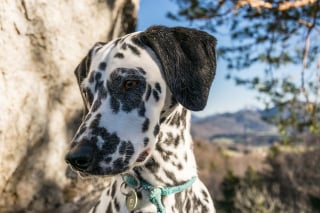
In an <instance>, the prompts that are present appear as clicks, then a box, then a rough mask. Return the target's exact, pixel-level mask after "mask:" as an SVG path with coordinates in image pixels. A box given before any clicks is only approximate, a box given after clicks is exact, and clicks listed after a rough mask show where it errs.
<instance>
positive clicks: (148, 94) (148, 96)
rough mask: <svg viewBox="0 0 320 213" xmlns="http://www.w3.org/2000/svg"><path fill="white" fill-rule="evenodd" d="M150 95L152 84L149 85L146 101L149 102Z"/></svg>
mask: <svg viewBox="0 0 320 213" xmlns="http://www.w3.org/2000/svg"><path fill="white" fill-rule="evenodd" d="M150 95H151V85H150V84H148V89H147V94H146V101H148V100H149V98H150Z"/></svg>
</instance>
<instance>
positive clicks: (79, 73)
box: [74, 42, 104, 116]
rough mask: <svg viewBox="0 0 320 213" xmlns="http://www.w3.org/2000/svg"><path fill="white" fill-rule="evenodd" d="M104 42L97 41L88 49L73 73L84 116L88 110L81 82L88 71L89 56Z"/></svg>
mask: <svg viewBox="0 0 320 213" xmlns="http://www.w3.org/2000/svg"><path fill="white" fill-rule="evenodd" d="M103 44H104V43H102V42H98V43H96V44H94V46H93V47H92V48H91V49H90V50H89V52H88V54H87V55H86V56H85V57H84V58H83V59H82V61H81V62H80V64H79V65H78V66H77V67H76V69H75V71H74V74H75V75H76V78H77V81H78V85H79V89H80V91H81V96H82V100H83V103H84V106H85V111H84V116H85V115H86V114H87V113H88V112H89V109H88V106H87V104H86V101H85V98H84V94H83V91H82V88H81V83H82V82H83V80H84V79H85V78H86V77H87V76H88V74H89V72H90V65H91V58H92V55H93V53H94V52H95V51H96V50H97V48H98V47H100V46H102V45H103Z"/></svg>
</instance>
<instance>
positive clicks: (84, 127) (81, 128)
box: [77, 123, 87, 135]
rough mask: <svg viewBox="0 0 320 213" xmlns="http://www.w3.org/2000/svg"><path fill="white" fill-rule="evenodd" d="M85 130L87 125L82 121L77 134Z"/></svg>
mask: <svg viewBox="0 0 320 213" xmlns="http://www.w3.org/2000/svg"><path fill="white" fill-rule="evenodd" d="M86 130H87V126H86V125H85V124H84V123H83V124H82V125H81V127H80V130H79V132H78V133H77V135H82V134H83V133H84V132H85V131H86Z"/></svg>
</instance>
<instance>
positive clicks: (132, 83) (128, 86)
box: [123, 80, 139, 91]
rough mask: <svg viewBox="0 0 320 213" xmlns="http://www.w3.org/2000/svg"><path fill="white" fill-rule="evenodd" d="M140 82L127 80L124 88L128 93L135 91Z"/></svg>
mask: <svg viewBox="0 0 320 213" xmlns="http://www.w3.org/2000/svg"><path fill="white" fill-rule="evenodd" d="M138 82H139V81H138V80H126V81H125V82H124V83H123V88H124V89H125V90H126V91H128V90H130V89H133V88H135V87H136V86H137V85H138Z"/></svg>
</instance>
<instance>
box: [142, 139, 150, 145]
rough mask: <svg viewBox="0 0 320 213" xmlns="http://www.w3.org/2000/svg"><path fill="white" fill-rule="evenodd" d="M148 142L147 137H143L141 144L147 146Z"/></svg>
mask: <svg viewBox="0 0 320 213" xmlns="http://www.w3.org/2000/svg"><path fill="white" fill-rule="evenodd" d="M148 143H149V138H147V137H145V138H144V140H143V145H144V146H147V145H148Z"/></svg>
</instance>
